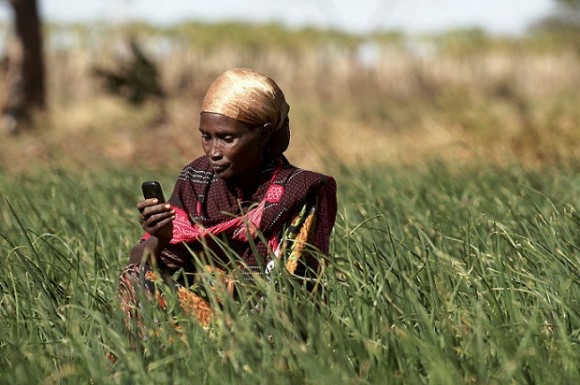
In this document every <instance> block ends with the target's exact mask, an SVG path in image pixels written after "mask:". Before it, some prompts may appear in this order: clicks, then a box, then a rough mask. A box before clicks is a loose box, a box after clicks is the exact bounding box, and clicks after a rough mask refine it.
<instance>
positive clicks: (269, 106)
mask: <svg viewBox="0 0 580 385" xmlns="http://www.w3.org/2000/svg"><path fill="white" fill-rule="evenodd" d="M289 110H290V106H289V105H288V103H286V99H285V97H284V93H283V92H282V90H281V89H280V87H278V85H277V84H276V82H275V81H274V80H272V79H271V78H269V77H268V76H266V75H264V74H262V73H260V72H257V71H254V70H251V69H248V68H234V69H232V70H229V71H226V72H224V73H223V74H221V75H220V76H219V77H218V78H217V79H216V80H215V81H214V82H213V83H212V85H211V86H210V87H209V90H208V91H207V94H206V95H205V98H204V100H203V103H202V104H201V112H213V113H216V114H221V115H224V116H227V117H228V118H232V119H236V120H239V121H241V122H244V123H247V124H249V125H251V126H262V125H264V124H266V123H271V124H272V128H271V130H272V131H271V133H270V141H269V142H268V144H267V145H266V147H267V148H268V149H269V150H270V151H271V152H272V153H273V154H281V153H283V152H284V151H286V149H287V148H288V144H289V142H290V127H289V124H288V111H289Z"/></svg>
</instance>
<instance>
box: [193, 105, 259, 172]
mask: <svg viewBox="0 0 580 385" xmlns="http://www.w3.org/2000/svg"><path fill="white" fill-rule="evenodd" d="M199 131H200V132H201V146H202V147H203V151H204V152H205V154H206V155H207V156H208V158H209V164H210V166H211V167H212V169H213V170H214V172H215V173H216V175H217V176H218V177H220V178H222V179H232V180H239V181H241V182H245V181H247V180H253V179H255V177H256V175H257V173H258V171H259V169H260V166H261V164H262V160H263V157H264V146H265V145H266V142H267V135H266V130H265V129H264V128H263V127H249V126H248V125H247V124H245V123H242V122H240V121H237V120H235V119H231V118H228V117H227V116H224V115H220V114H214V113H211V112H202V113H201V115H200V120H199Z"/></svg>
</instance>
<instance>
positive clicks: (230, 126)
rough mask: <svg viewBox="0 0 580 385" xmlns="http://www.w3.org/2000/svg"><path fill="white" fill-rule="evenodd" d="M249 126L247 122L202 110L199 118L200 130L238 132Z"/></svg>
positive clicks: (247, 128)
mask: <svg viewBox="0 0 580 385" xmlns="http://www.w3.org/2000/svg"><path fill="white" fill-rule="evenodd" d="M250 128H251V127H250V125H249V124H247V123H244V122H241V121H239V120H236V119H232V118H230V117H227V116H224V115H221V114H216V113H213V112H202V113H201V115H200V119H199V129H200V131H220V132H222V131H228V132H239V131H248V130H250Z"/></svg>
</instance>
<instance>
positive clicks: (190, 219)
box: [143, 155, 337, 272]
mask: <svg viewBox="0 0 580 385" xmlns="http://www.w3.org/2000/svg"><path fill="white" fill-rule="evenodd" d="M258 183H259V186H258V188H257V189H256V190H255V192H254V193H253V194H252V196H251V197H244V196H242V193H241V190H240V189H238V188H237V187H236V186H235V185H233V184H231V183H228V182H226V181H225V180H222V179H220V178H218V177H217V176H216V175H215V173H214V172H213V170H212V169H211V167H210V165H209V163H208V159H207V156H203V157H201V158H198V159H196V160H194V161H193V162H192V163H190V164H189V165H188V166H186V167H185V168H184V169H183V170H182V171H181V173H180V175H179V177H178V178H177V182H176V183H175V187H174V190H173V193H172V195H171V197H170V199H169V204H171V206H172V207H173V209H175V211H176V214H177V216H176V218H175V220H174V222H173V224H174V226H173V239H172V240H171V242H170V245H169V246H168V247H167V248H166V249H165V250H164V251H163V253H162V255H161V258H160V259H161V261H160V262H161V267H162V268H166V269H168V270H170V271H175V270H177V269H179V268H184V269H185V270H186V271H192V269H193V264H192V256H191V252H190V251H189V250H188V248H189V249H191V250H193V251H201V250H202V245H201V243H200V241H202V240H204V241H206V242H207V243H208V244H209V245H210V246H211V244H212V242H211V238H212V237H215V236H217V237H220V238H221V237H223V236H224V235H225V237H226V239H227V242H228V244H229V246H230V247H231V248H232V249H233V250H234V251H236V253H237V254H238V255H239V256H240V257H241V259H242V260H243V262H244V263H245V264H246V265H247V266H248V267H249V268H250V269H251V270H252V271H253V272H261V271H262V270H263V268H264V267H265V265H266V264H267V263H268V262H269V261H270V260H271V255H272V251H273V250H274V249H275V248H276V246H277V245H278V243H279V241H280V239H279V237H280V234H281V231H282V230H283V227H284V226H285V225H286V224H288V223H289V222H290V221H291V220H292V218H293V216H294V215H295V214H296V213H297V212H298V211H299V210H300V209H301V208H302V206H303V205H304V204H306V203H307V202H311V201H312V202H314V201H316V200H318V204H317V207H318V215H317V221H316V229H315V233H314V237H313V238H312V241H311V243H312V246H315V247H316V248H318V249H319V250H320V251H321V252H322V253H324V254H327V253H328V243H329V237H330V233H331V231H332V227H333V226H334V222H335V219H336V210H337V205H336V182H335V180H334V179H333V178H332V177H329V176H325V175H322V174H318V173H315V172H312V171H307V170H303V169H300V168H297V167H294V166H292V165H291V164H290V163H289V162H288V161H287V160H286V158H285V157H284V156H282V155H280V156H278V157H277V158H276V159H273V160H269V161H266V162H265V164H264V166H263V168H262V171H261V173H260V175H259V178H258ZM259 234H261V235H262V236H263V238H262V237H261V236H259ZM148 236H149V235H148V234H145V235H144V237H143V240H144V239H146V238H147V237H148ZM250 239H253V240H254V242H255V245H256V250H257V253H253V252H252V248H251V246H250V244H251V243H253V242H252V241H251V240H250ZM261 239H265V240H266V241H267V243H266V242H263V241H262V240H261ZM214 246H215V245H214ZM212 250H214V251H217V252H218V254H219V247H213V248H212ZM223 262H227V261H223Z"/></svg>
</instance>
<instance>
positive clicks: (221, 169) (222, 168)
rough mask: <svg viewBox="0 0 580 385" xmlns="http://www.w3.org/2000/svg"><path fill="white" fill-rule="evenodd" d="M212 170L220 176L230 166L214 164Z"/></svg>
mask: <svg viewBox="0 0 580 385" xmlns="http://www.w3.org/2000/svg"><path fill="white" fill-rule="evenodd" d="M211 168H212V169H213V171H214V172H216V173H218V174H219V173H222V172H224V171H225V170H226V169H227V168H228V166H226V165H223V164H212V165H211Z"/></svg>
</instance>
